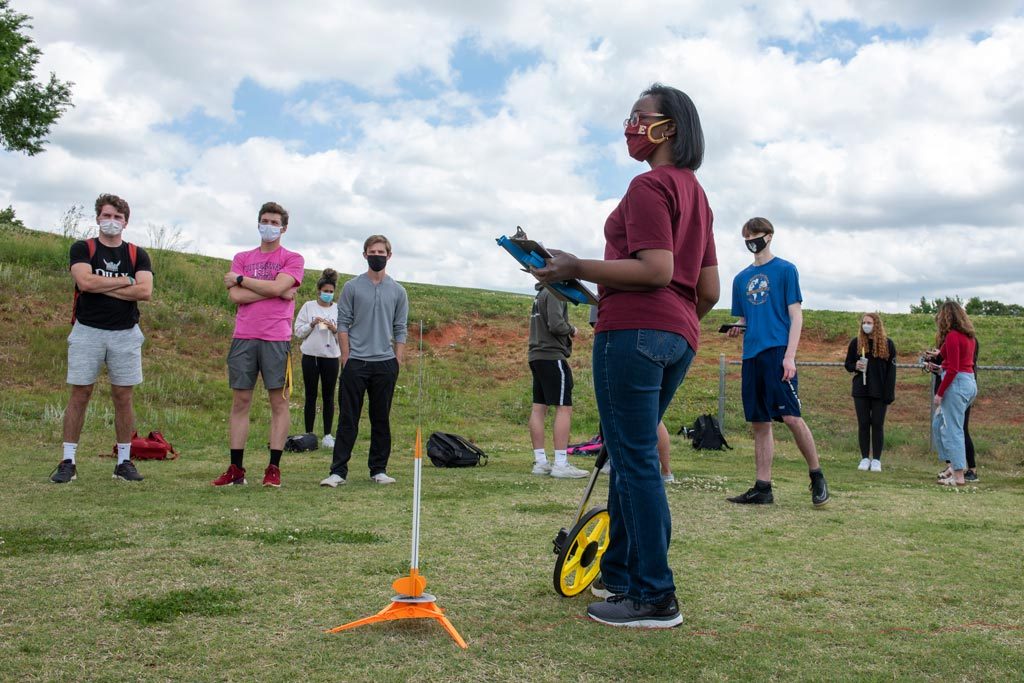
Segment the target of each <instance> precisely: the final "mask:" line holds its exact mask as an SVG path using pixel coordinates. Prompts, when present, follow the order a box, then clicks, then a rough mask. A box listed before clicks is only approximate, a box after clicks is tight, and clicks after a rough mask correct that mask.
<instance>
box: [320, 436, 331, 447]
mask: <svg viewBox="0 0 1024 683" xmlns="http://www.w3.org/2000/svg"><path fill="white" fill-rule="evenodd" d="M320 444H321V445H322V446H323V447H324V448H334V437H333V436H331V435H330V434H326V435H324V438H323V441H321V442H320Z"/></svg>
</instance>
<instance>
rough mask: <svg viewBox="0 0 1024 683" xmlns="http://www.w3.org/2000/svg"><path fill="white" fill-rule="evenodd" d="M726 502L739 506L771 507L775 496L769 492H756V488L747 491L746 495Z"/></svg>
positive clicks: (743, 494) (734, 497) (742, 494)
mask: <svg viewBox="0 0 1024 683" xmlns="http://www.w3.org/2000/svg"><path fill="white" fill-rule="evenodd" d="M726 500H727V501H729V502H730V503H738V504H740V505H771V504H772V503H774V502H775V496H773V495H772V492H771V491H758V490H757V488H756V487H752V488H749V489H747V491H746V493H741V494H740V495H738V496H733V497H732V498H726Z"/></svg>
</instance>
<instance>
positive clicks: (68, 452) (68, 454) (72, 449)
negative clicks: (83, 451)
mask: <svg viewBox="0 0 1024 683" xmlns="http://www.w3.org/2000/svg"><path fill="white" fill-rule="evenodd" d="M77 452H78V444H77V443H68V442H67V441H65V442H64V458H63V459H64V460H70V461H71V464H74V463H75V453H77Z"/></svg>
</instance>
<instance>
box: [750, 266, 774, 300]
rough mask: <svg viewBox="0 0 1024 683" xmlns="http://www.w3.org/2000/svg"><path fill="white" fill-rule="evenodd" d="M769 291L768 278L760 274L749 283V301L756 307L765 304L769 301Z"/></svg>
mask: <svg viewBox="0 0 1024 683" xmlns="http://www.w3.org/2000/svg"><path fill="white" fill-rule="evenodd" d="M769 289H770V286H769V284H768V276H767V275H765V274H763V273H758V274H757V275H755V276H754V277H752V278H750V280H749V281H748V282H747V301H749V302H750V303H752V304H754V305H755V306H759V305H761V304H763V303H764V302H766V301H768V292H769Z"/></svg>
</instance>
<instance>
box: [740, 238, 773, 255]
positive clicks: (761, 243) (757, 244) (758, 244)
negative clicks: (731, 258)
mask: <svg viewBox="0 0 1024 683" xmlns="http://www.w3.org/2000/svg"><path fill="white" fill-rule="evenodd" d="M744 244H746V245H747V249H749V250H750V253H752V254H757V253H760V252H762V251H764V250H765V247H767V246H768V240H766V239H765V238H764V235H761V236H760V237H757V238H755V239H752V240H744Z"/></svg>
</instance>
